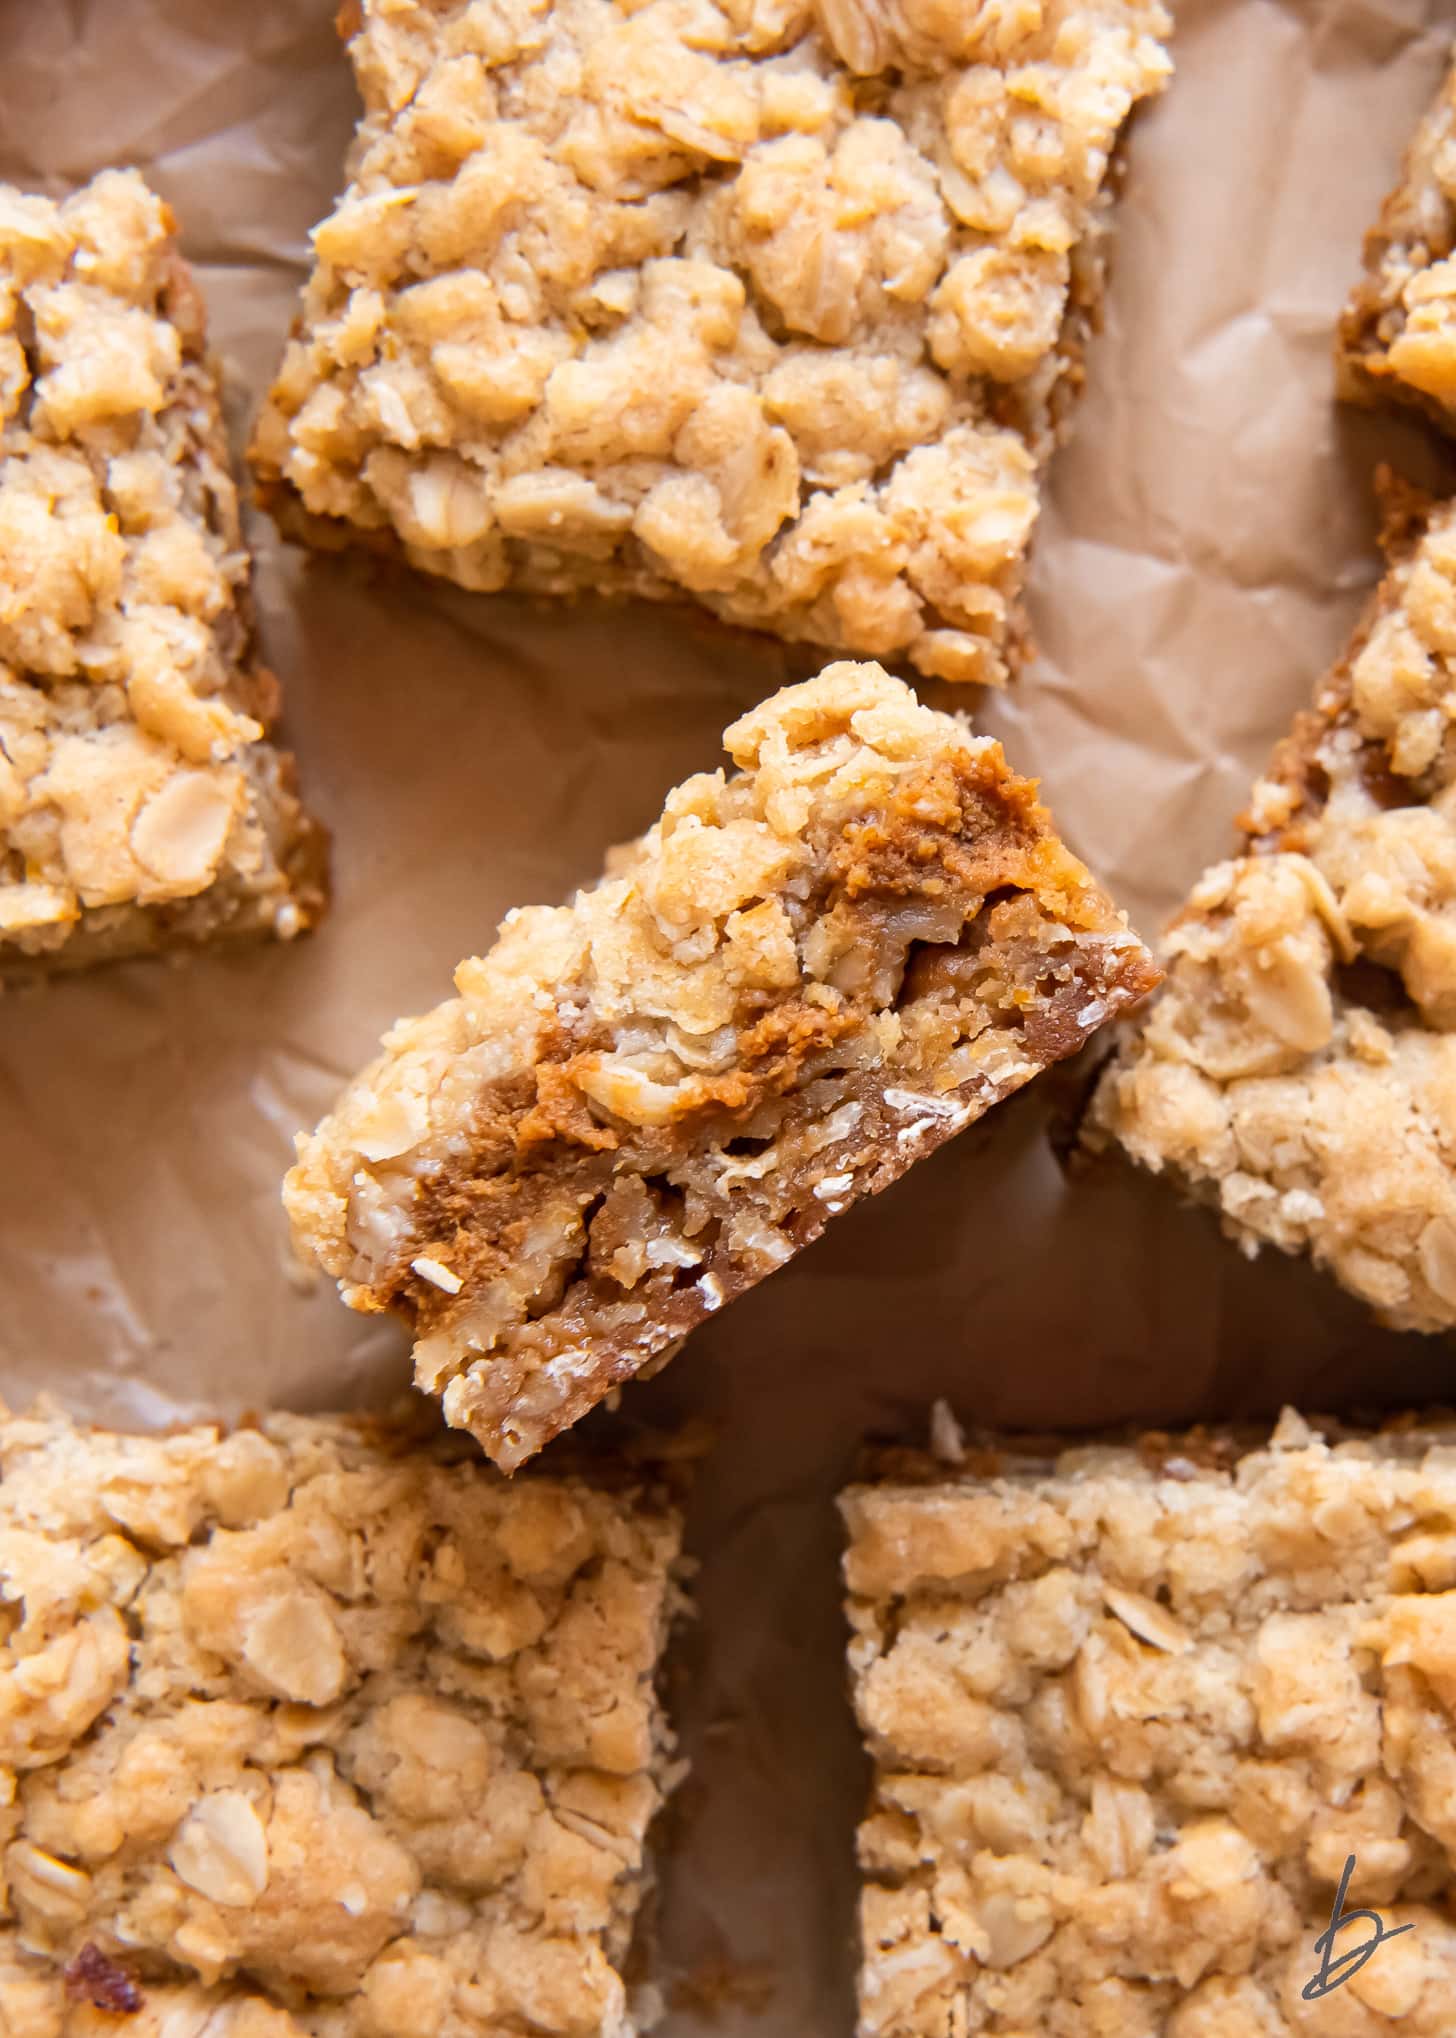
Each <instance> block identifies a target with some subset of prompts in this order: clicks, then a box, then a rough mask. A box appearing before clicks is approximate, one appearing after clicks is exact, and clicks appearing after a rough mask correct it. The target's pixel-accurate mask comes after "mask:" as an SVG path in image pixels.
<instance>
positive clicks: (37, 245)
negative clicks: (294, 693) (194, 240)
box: [0, 171, 323, 971]
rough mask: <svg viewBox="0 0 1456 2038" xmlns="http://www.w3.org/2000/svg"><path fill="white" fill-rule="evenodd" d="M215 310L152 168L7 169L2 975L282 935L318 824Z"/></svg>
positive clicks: (299, 894) (1, 509)
mask: <svg viewBox="0 0 1456 2038" xmlns="http://www.w3.org/2000/svg"><path fill="white" fill-rule="evenodd" d="M204 346H205V332H204V315H203V309H202V304H201V300H200V299H199V297H198V295H197V292H196V290H195V288H194V287H193V284H192V281H191V278H190V276H189V274H188V271H187V269H186V267H185V265H184V264H183V263H182V261H181V259H180V257H179V256H178V254H177V250H176V243H175V239H174V234H173V222H172V219H171V216H170V214H169V212H168V210H167V208H166V206H164V205H163V204H162V202H161V200H160V199H159V198H157V197H156V196H155V195H154V194H153V193H152V192H151V191H149V190H148V189H147V186H146V185H145V184H144V183H143V181H142V179H141V178H140V177H139V176H138V175H137V174H136V173H135V172H134V171H107V172H104V173H103V174H102V175H101V176H99V177H97V178H95V179H94V180H93V181H92V182H91V183H90V184H88V185H86V186H85V187H84V188H83V189H82V190H80V191H77V192H76V193H75V194H74V195H73V196H71V197H70V198H67V199H65V200H63V201H62V202H60V203H56V202H55V201H53V200H51V199H48V198H39V197H29V196H26V195H24V194H22V193H21V192H19V191H16V190H13V189H10V188H9V187H3V186H0V971H3V970H5V969H6V968H14V967H17V966H26V965H38V964H57V965H70V964H73V963H78V962H89V961H93V960H97V959H100V958H102V957H105V956H110V955H118V954H126V953H130V952H133V951H136V950H141V949H147V948H154V947H160V946H165V945H171V944H173V943H176V942H180V941H193V940H202V939H207V938H211V937H213V936H217V935H225V934H262V933H268V934H274V935H277V936H280V937H282V938H285V939H287V938H289V937H291V936H293V935H294V934H297V933H299V932H300V931H301V930H302V929H303V928H305V927H306V926H307V925H309V924H310V922H311V921H312V920H314V919H315V918H316V917H317V915H318V913H319V911H320V910H321V907H322V904H323V889H322V886H323V842H322V836H321V834H320V832H319V831H318V830H317V829H316V828H315V827H314V825H313V824H312V823H310V822H309V821H308V820H307V818H306V817H305V815H304V814H303V811H302V809H301V808H300V806H299V804H298V800H297V798H296V795H295V793H294V790H293V780H292V762H291V760H290V759H288V758H286V757H284V756H282V755H280V753H278V752H277V751H275V750H274V749H273V748H272V747H271V746H270V745H269V744H267V743H266V742H265V741H264V740H263V738H264V734H265V729H266V725H267V724H268V722H269V721H270V720H271V718H272V716H273V714H274V713H275V711H276V684H275V682H274V681H273V679H272V677H271V675H269V674H267V673H265V672H262V671H260V670H258V669H257V668H256V666H255V664H254V662H253V656H252V647H251V642H250V611H249V594H248V577H249V564H248V557H247V553H246V552H245V550H244V549H243V541H242V536H241V531H240V528H239V523H238V507H237V491H236V488H235V486H234V483H233V480H232V477H231V475H230V473H229V470H228V458H227V444H226V437H225V434H224V430H223V424H222V417H221V412H220V409H219V403H218V391H217V384H216V377H215V374H214V372H213V370H212V369H211V368H210V366H209V365H208V363H207V361H206V359H205V356H204Z"/></svg>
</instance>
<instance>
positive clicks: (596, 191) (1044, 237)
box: [254, 0, 1170, 682]
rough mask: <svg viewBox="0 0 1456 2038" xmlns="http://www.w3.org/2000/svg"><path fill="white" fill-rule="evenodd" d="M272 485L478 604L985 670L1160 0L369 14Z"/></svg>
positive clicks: (290, 510) (442, 2)
mask: <svg viewBox="0 0 1456 2038" xmlns="http://www.w3.org/2000/svg"><path fill="white" fill-rule="evenodd" d="M341 25H342V26H343V27H344V28H345V31H346V32H349V33H351V35H352V40H351V42H350V53H351V56H352V58H353V62H354V68H355V71H356V73H357V76H358V81H359V87H360V91H361V93H362V95H363V99H364V109H365V110H364V120H363V124H362V126H361V128H360V130H359V135H358V138H357V140H356V143H355V147H354V150H353V154H352V156H351V159H350V171H351V180H350V183H349V187H348V190H347V192H346V193H345V195H344V197H343V199H342V200H341V202H340V204H339V206H338V209H337V210H336V211H335V212H334V214H333V215H332V217H331V218H329V219H327V220H326V221H325V222H324V223H323V225H322V226H320V227H319V228H318V229H317V231H316V233H315V235H314V251H315V255H316V258H317V260H316V267H315V270H314V274H313V277H312V280H311V281H310V283H309V285H308V289H307V293H306V295H305V298H304V304H303V310H302V315H301V318H300V322H299V326H298V329H297V332H296V335H295V337H294V339H293V341H292V342H291V344H290V346H289V348H288V351H287V354H286V356H285V359H284V362H283V366H282V369H281V371H280V374H279V377H278V380H277V383H276V385H275V387H274V389H273V393H272V397H271V400H270V402H269V405H268V407H267V409H266V411H265V413H264V415H263V418H262V420H261V422H260V424H259V427H258V432H257V439H256V445H255V448H254V459H255V465H256V469H257V473H258V476H259V481H260V485H261V488H262V491H263V495H264V498H265V500H266V501H268V502H269V503H270V504H271V505H272V507H273V508H274V510H275V512H276V514H277V515H278V517H279V519H280V521H281V522H282V523H283V525H284V526H285V528H287V529H289V530H290V531H292V532H294V533H295V534H297V535H301V536H304V537H307V538H311V539H313V540H315V541H316V542H320V543H331V542H332V543H338V542H342V541H343V540H344V539H345V538H350V537H352V538H354V539H360V538H362V539H364V540H365V541H366V542H369V541H373V542H378V543H383V544H386V545H387V546H391V547H393V548H396V549H398V550H400V551H402V552H403V554H404V556H406V557H407V558H408V559H409V560H410V561H411V562H412V563H413V564H414V565H416V566H418V567H421V568H423V569H424V570H426V571H427V572H431V573H437V574H442V575H444V576H445V577H446V578H448V579H450V580H454V581H457V582H459V583H460V584H461V585H462V586H465V587H470V588H481V589H494V588H502V587H506V586H514V587H521V588H526V589H532V590H536V591H539V592H545V593H551V594H558V593H566V592H570V591H573V590H577V589H589V590H594V591H598V592H606V593H619V594H622V593H626V594H637V595H648V596H656V597H667V596H679V597H682V596H692V597H696V599H697V600H699V601H701V602H703V603H705V604H706V605H707V607H709V608H710V609H712V610H714V611H716V613H718V614H719V615H721V616H724V617H726V618H728V619H730V620H732V621H734V622H738V623H743V624H749V625H753V626H756V627H760V628H764V629H769V630H774V631H777V632H779V633H780V634H781V635H783V636H787V637H794V638H803V639H807V640H809V641H811V642H813V643H817V644H821V645H824V646H828V647H831V648H834V649H842V650H848V651H854V652H859V653H861V654H868V655H871V656H874V657H891V656H893V657H896V658H904V659H908V660H910V661H911V662H912V663H913V664H914V665H915V666H917V667H918V668H919V670H920V671H922V672H925V673H933V674H937V675H939V676H940V677H942V678H945V679H960V680H980V681H993V682H999V681H1000V680H1002V679H1004V678H1005V677H1006V675H1007V670H1008V658H1009V657H1010V655H1011V651H1012V647H1013V642H1014V640H1015V638H1016V636H1017V634H1018V630H1019V594H1020V587H1021V580H1022V569H1023V562H1024V559H1025V554H1026V549H1027V544H1028V541H1029V539H1030V535H1031V529H1032V525H1033V523H1034V521H1035V518H1036V513H1037V487H1036V476H1037V466H1038V462H1039V461H1040V459H1041V458H1042V456H1043V455H1044V454H1045V453H1046V452H1047V451H1048V449H1049V447H1050V445H1051V442H1052V440H1053V438H1054V436H1055V435H1056V431H1057V428H1058V426H1059V424H1060V422H1061V420H1062V418H1063V415H1064V412H1065V410H1066V408H1067V405H1068V402H1069V400H1070V397H1071V395H1072V393H1073V392H1074V390H1075V388H1076V385H1077V384H1078V383H1079V381H1080V379H1081V373H1082V369H1081V360H1082V347H1083V336H1084V332H1085V328H1086V327H1087V325H1088V323H1089V321H1090V320H1091V318H1092V316H1093V313H1094V311H1095V308H1096V304H1097V300H1098V297H1099V294H1100V286H1101V276H1102V269H1103V261H1104V244H1105V241H1106V237H1107V231H1108V225H1109V214H1110V208H1111V188H1110V184H1111V179H1110V166H1111V163H1112V158H1113V152H1114V148H1115V145H1116V143H1117V138H1118V135H1119V132H1120V130H1121V129H1122V126H1123V123H1124V122H1125V120H1126V119H1127V117H1128V115H1129V113H1130V112H1131V110H1132V109H1133V108H1134V106H1136V104H1137V103H1138V102H1139V101H1140V100H1142V99H1144V98H1146V97H1148V96H1149V95H1151V94H1153V93H1155V92H1157V91H1158V90H1160V89H1161V87H1162V85H1163V83H1164V80H1165V78H1166V76H1167V74H1168V70H1169V63H1168V58H1167V55H1166V53H1165V51H1164V48H1163V46H1162V40H1161V38H1162V37H1164V36H1165V35H1166V34H1167V32H1168V29H1169V26H1170V24H1169V20H1168V16H1167V15H1166V13H1165V12H1164V10H1163V8H1162V7H1161V5H1160V4H1159V0H1011V4H1009V5H996V6H991V7H973V6H972V7H951V6H935V5H915V6H906V7H899V6H892V5H890V4H889V0H741V4H740V0H735V4H732V5H724V6H722V7H719V6H716V5H713V4H711V0H646V4H633V0H362V4H361V0H351V4H348V5H346V6H345V8H344V9H343V11H342V15H341Z"/></svg>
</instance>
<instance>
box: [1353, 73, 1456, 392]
mask: <svg viewBox="0 0 1456 2038" xmlns="http://www.w3.org/2000/svg"><path fill="white" fill-rule="evenodd" d="M1335 358H1336V365H1337V368H1338V371H1339V379H1340V388H1341V394H1342V395H1344V396H1347V397H1352V398H1354V399H1355V400H1356V401H1360V402H1371V401H1374V400H1376V399H1377V398H1382V397H1383V398H1386V399H1390V398H1394V399H1395V400H1396V401H1398V402H1401V403H1411V404H1415V405H1416V406H1418V407H1419V408H1420V409H1422V410H1424V411H1426V412H1427V413H1428V414H1429V415H1430V416H1432V417H1434V418H1435V419H1436V421H1437V423H1438V424H1443V425H1445V426H1446V428H1447V429H1448V430H1451V429H1453V428H1456V68H1453V70H1452V71H1451V72H1450V73H1449V74H1448V75H1447V77H1446V79H1445V81H1444V82H1443V84H1442V86H1441V90H1440V92H1439V94H1438V95H1437V98H1436V102H1435V104H1434V105H1433V106H1432V107H1431V109H1430V111H1429V112H1428V113H1427V114H1426V117H1425V119H1424V120H1423V121H1422V122H1421V124H1420V126H1419V128H1418V129H1417V130H1416V136H1415V140H1414V141H1413V142H1412V144H1411V147H1410V151H1409V153H1408V154H1407V156H1406V160H1405V166H1404V168H1403V170H1402V172H1401V178H1400V182H1399V183H1398V184H1397V185H1396V187H1395V189H1394V190H1393V191H1392V192H1391V194H1390V196H1389V197H1388V198H1387V199H1386V201H1385V204H1384V206H1383V208H1382V210H1381V214H1380V220H1379V223H1378V224H1377V225H1376V226H1375V227H1374V228H1373V229H1372V231H1371V232H1370V233H1369V234H1368V235H1367V236H1366V241H1365V273H1364V275H1363V276H1362V278H1361V280H1360V282H1359V283H1358V284H1357V285H1356V286H1355V289H1354V290H1353V291H1352V293H1351V295H1350V301H1349V303H1348V304H1347V305H1346V307H1345V313H1344V316H1343V318H1342V319H1341V321H1340V328H1339V337H1338V339H1337V342H1336V348H1335Z"/></svg>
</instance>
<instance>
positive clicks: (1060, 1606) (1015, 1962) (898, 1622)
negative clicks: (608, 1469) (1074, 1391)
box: [842, 1413, 1456, 2038]
mask: <svg viewBox="0 0 1456 2038" xmlns="http://www.w3.org/2000/svg"><path fill="white" fill-rule="evenodd" d="M1453 1505H1456V1459H1453V1454H1452V1440H1451V1437H1450V1436H1449V1435H1446V1434H1437V1433H1434V1432H1427V1433H1424V1434H1423V1433H1422V1432H1420V1431H1415V1432H1412V1433H1410V1434H1408V1435H1406V1436H1404V1437H1401V1438H1389V1439H1387V1438H1386V1437H1384V1436H1382V1437H1378V1438H1375V1439H1364V1440H1360V1441H1351V1442H1344V1443H1340V1444H1337V1445H1334V1446H1331V1445H1329V1444H1326V1443H1325V1442H1324V1441H1323V1440H1322V1439H1321V1438H1320V1437H1319V1436H1317V1435H1316V1434H1314V1433H1313V1432H1311V1431H1310V1430H1309V1429H1308V1428H1307V1427H1306V1426H1305V1425H1304V1424H1303V1423H1302V1422H1301V1421H1300V1420H1299V1419H1298V1418H1297V1417H1295V1416H1293V1415H1292V1413H1290V1414H1286V1416H1285V1418H1284V1420H1283V1421H1282V1423H1281V1424H1280V1427H1279V1429H1278V1430H1277V1431H1276V1433H1275V1435H1274V1437H1273V1439H1272V1441H1271V1443H1270V1445H1269V1447H1268V1448H1267V1449H1261V1450H1258V1451H1254V1452H1251V1453H1249V1454H1247V1455H1245V1456H1243V1457H1241V1458H1239V1459H1238V1460H1237V1461H1236V1462H1235V1463H1234V1464H1233V1466H1232V1468H1231V1469H1229V1470H1219V1469H1216V1468H1214V1467H1211V1466H1208V1465H1197V1466H1195V1465H1193V1464H1191V1463H1190V1462H1189V1461H1188V1460H1186V1459H1183V1460H1179V1461H1178V1462H1177V1464H1176V1466H1175V1465H1174V1464H1168V1465H1167V1466H1166V1467H1164V1466H1163V1465H1162V1464H1161V1463H1159V1462H1158V1461H1157V1460H1156V1459H1154V1460H1150V1459H1149V1457H1148V1456H1146V1455H1145V1454H1144V1453H1142V1452H1140V1451H1139V1450H1137V1449H1135V1448H1129V1449H1121V1448H1112V1447H1103V1446H1097V1447H1084V1448H1079V1449H1069V1450H1068V1451H1066V1452H1065V1453H1064V1454H1063V1455H1062V1456H1061V1457H1060V1458H1059V1459H1058V1460H1057V1461H1056V1462H1055V1464H1054V1465H1052V1466H1048V1467H1046V1468H1045V1469H1042V1470H1035V1469H1031V1468H1027V1469H1024V1470H1023V1469H1021V1468H1019V1467H1018V1466H1017V1464H1016V1461H1015V1459H1014V1458H1013V1459H1011V1460H1009V1461H1007V1469H1006V1472H1005V1474H1004V1475H1003V1476H997V1477H989V1478H985V1479H973V1478H971V1477H969V1476H961V1477H957V1476H956V1475H954V1474H947V1473H946V1472H945V1470H944V1468H941V1469H940V1471H939V1473H938V1475H937V1477H936V1480H935V1481H934V1483H929V1484H924V1485H895V1484H893V1483H892V1484H886V1485H883V1486H860V1487H856V1488H853V1489H852V1490H851V1491H850V1492H849V1493H848V1494H846V1495H845V1497H844V1500H843V1503H842V1506H843V1512H844V1516H845V1520H846V1524H847V1528H848V1534H849V1548H848V1552H847V1555H846V1558H845V1575H846V1580H847V1584H848V1591H849V1602H848V1607H849V1617H850V1622H851V1626H852V1629H853V1640H852V1642H851V1645H850V1664H851V1672H852V1676H853V1681H854V1690H855V1704H856V1709H857V1712H858V1716H859V1719H860V1723H861V1725H862V1727H863V1729H864V1733H865V1736H866V1739H867V1742H868V1745H869V1749H870V1752H871V1755H872V1757H873V1760H874V1763H875V1783H874V1791H873V1797H872V1800H871V1804H870V1809H869V1812H868V1815H867V1817H866V1819H865V1821H864V1823H863V1825H862V1826H861V1828H860V1836H859V1852H860V1860H861V1865H862V1868H863V1870H864V1874H865V1877H866V1883H865V1889H864V1893H863V1898H862V1906H861V1927H862V1936H863V1967H862V1972H861V1981H860V2024H859V2028H860V2031H861V2033H862V2034H863V2038H961V2034H964V2033H966V2032H971V2031H976V2032H984V2033H987V2034H1004V2038H1013V2034H1015V2038H1022V2034H1025V2033H1029V2032H1033V2031H1034V2032H1036V2033H1038V2034H1046V2038H1088V2034H1094V2038H1104V2034H1105V2038H1164V2034H1166V2038H1202V2034H1205V2033H1206V2034H1214V2033H1219V2034H1223V2033H1227V2032H1234V2031H1237V2032H1240V2033H1244V2032H1248V2033H1253V2032H1259V2033H1267V2034H1269V2038H1275V2034H1284V2033H1290V2034H1293V2033H1302V2032H1310V2033H1314V2032H1317V2031H1321V2030H1325V2029H1335V2030H1339V2031H1344V2032H1349V2033H1351V2034H1355V2033H1359V2034H1360V2038H1367V2034H1368V2038H1374V2034H1376V2033H1379V2032H1384V2031H1394V2030H1396V2029H1399V2030H1401V2031H1402V2032H1407V2033H1411V2034H1415V2038H1420V2034H1429V2038H1444V2034H1445V2033H1446V2032H1448V2031H1449V2030H1450V2028H1451V2021H1452V2016H1453V2013H1456V1931H1453V1928H1452V1925H1451V1923H1450V1920H1449V1918H1448V1916H1447V1907H1446V1898H1447V1896H1448V1895H1449V1891H1450V1887H1451V1880H1452V1872H1453V1851H1456V1826H1453V1823H1452V1819H1451V1816H1450V1812H1449V1808H1448V1807H1449V1799H1450V1779H1449V1770H1450V1764H1451V1753H1450V1750H1451V1714H1450V1708H1451V1706H1452V1704H1453V1702H1456V1680H1453V1676H1452V1656H1451V1636H1452V1633H1453V1609H1456V1534H1453V1532H1452V1528H1451V1521H1452V1514H1453ZM1351 1854H1354V1855H1355V1856H1356V1869H1355V1872H1354V1875H1353V1878H1352V1881H1351V1883H1350V1887H1349V1892H1348V1895H1347V1898H1346V1908H1347V1910H1353V1909H1356V1908H1360V1907H1373V1908H1376V1909H1377V1910H1378V1911H1379V1912H1380V1914H1381V1916H1382V1919H1383V1922H1384V1923H1385V1924H1386V1925H1387V1926H1389V1927H1392V1928H1394V1927H1398V1926H1400V1925H1405V1924H1409V1925H1412V1926H1413V1927H1414V1929H1413V1930H1412V1931H1410V1932H1408V1933H1404V1934H1403V1935H1402V1936H1400V1937H1399V1938H1394V1939H1391V1940H1389V1941H1388V1942H1387V1943H1385V1944H1383V1945H1381V1946H1380V1948H1379V1949H1378V1950H1377V1952H1376V1953H1375V1954H1374V1956H1373V1958H1372V1959H1370V1960H1369V1961H1368V1962H1367V1963H1366V1964H1365V1965H1364V1966H1363V1967H1362V1968H1360V1969H1359V1971H1358V1972H1354V1973H1352V1974H1350V1975H1349V1978H1348V1980H1347V1981H1345V1983H1344V1984H1343V1985H1342V1986H1341V1987H1340V1989H1339V1992H1338V1994H1335V1995H1332V1996H1330V1997H1328V1998H1326V1999H1324V2000H1321V2001H1315V2002H1305V2001H1304V2000H1303V1999H1302V1995H1301V1991H1302V1988H1303V1986H1304V1984H1305V1983H1306V1982H1307V1981H1308V1980H1309V1979H1310V1978H1311V1977H1312V1976H1313V1975H1314V1973H1315V1971H1316V1969H1317V1968H1318V1966H1319V1954H1318V1951H1317V1949H1316V1946H1315V1940H1316V1938H1317V1937H1318V1935H1319V1934H1320V1933H1322V1932H1324V1931H1326V1930H1327V1928H1328V1926H1329V1921H1330V1914H1331V1911H1332V1908H1333V1904H1334V1896H1335V1890H1336V1888H1337V1886H1338V1883H1339V1880H1340V1876H1341V1873H1342V1871H1343V1868H1344V1865H1345V1862H1346V1859H1347V1857H1348V1856H1349V1855H1351ZM1362 1936H1363V1935H1362V1932H1361V1929H1360V1928H1358V1927H1356V1928H1353V1929H1351V1930H1350V1931H1349V1932H1347V1933H1346V1934H1344V1935H1342V1937H1341V1939H1340V1941H1339V1944H1338V1948H1337V1950H1338V1951H1339V1952H1344V1951H1346V1950H1348V1949H1350V1948H1353V1947H1355V1946H1356V1945H1358V1944H1359V1943H1360V1941H1361V1937H1362Z"/></svg>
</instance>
